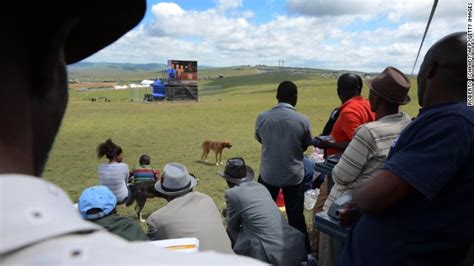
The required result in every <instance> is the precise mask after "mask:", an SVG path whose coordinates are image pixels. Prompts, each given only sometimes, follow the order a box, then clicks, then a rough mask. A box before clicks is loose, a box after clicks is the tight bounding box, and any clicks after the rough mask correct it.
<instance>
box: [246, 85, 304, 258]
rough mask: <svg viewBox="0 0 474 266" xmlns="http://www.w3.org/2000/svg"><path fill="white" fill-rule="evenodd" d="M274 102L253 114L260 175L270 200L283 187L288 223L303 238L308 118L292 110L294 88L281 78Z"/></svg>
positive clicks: (294, 86) (295, 90) (293, 106)
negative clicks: (259, 146) (256, 114)
mask: <svg viewBox="0 0 474 266" xmlns="http://www.w3.org/2000/svg"><path fill="white" fill-rule="evenodd" d="M276 98H277V99H278V104H277V105H276V106H275V107H273V108H272V109H270V110H269V111H267V112H264V113H261V114H260V115H259V116H258V117H257V121H256V124H255V138H256V139H257V141H258V142H260V143H261V144H262V155H261V163H260V176H259V179H258V182H260V183H261V184H262V185H264V186H265V187H266V188H267V189H268V191H269V192H270V195H271V196H272V198H273V200H276V199H277V196H278V192H279V190H280V188H281V189H282V190H283V195H284V199H285V207H286V213H287V216H288V222H289V224H290V225H291V226H293V227H294V228H296V229H298V230H300V232H302V233H303V234H304V235H305V238H306V250H307V253H310V246H309V240H308V232H307V230H306V222H305V219H304V215H303V205H304V189H305V186H304V180H303V179H304V166H303V158H304V156H303V153H304V151H306V149H307V148H308V146H310V145H311V144H312V137H311V123H310V122H309V119H308V118H307V117H306V116H304V115H302V114H300V113H298V112H296V110H295V106H296V102H297V100H298V89H297V87H296V85H295V84H294V83H293V82H291V81H283V82H282V83H280V85H279V86H278V89H277V95H276Z"/></svg>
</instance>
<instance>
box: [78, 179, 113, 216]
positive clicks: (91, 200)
mask: <svg viewBox="0 0 474 266" xmlns="http://www.w3.org/2000/svg"><path fill="white" fill-rule="evenodd" d="M116 205H117V198H116V197H115V195H114V193H112V191H111V190H110V189H109V188H108V187H106V186H94V187H90V188H87V189H85V190H84V191H83V192H82V194H81V196H80V197H79V201H78V203H77V206H78V209H79V212H80V213H81V216H82V217H83V218H84V219H88V220H92V219H98V218H101V217H104V216H105V215H107V214H109V213H110V212H112V211H113V209H115V206H116ZM91 209H101V210H102V211H101V212H98V213H94V214H87V212H88V211H89V210H91Z"/></svg>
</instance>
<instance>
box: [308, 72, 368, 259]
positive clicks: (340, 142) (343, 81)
mask: <svg viewBox="0 0 474 266" xmlns="http://www.w3.org/2000/svg"><path fill="white" fill-rule="evenodd" d="M363 86H364V84H363V83H362V79H361V77H360V76H359V75H357V74H354V73H344V74H342V75H341V76H340V77H339V78H338V79H337V90H336V91H337V96H338V97H339V100H341V105H340V106H339V107H338V108H337V110H334V111H333V112H332V113H331V116H330V118H329V120H328V122H327V123H326V126H325V127H324V131H323V135H331V136H333V137H334V143H332V142H331V141H327V140H323V139H321V138H318V137H316V138H317V141H314V143H313V145H314V146H315V147H317V148H320V149H324V150H325V157H327V156H330V155H334V154H342V153H343V152H344V150H345V149H346V148H347V146H348V145H349V142H350V141H351V140H352V137H353V136H354V131H355V130H356V129H357V128H358V127H359V126H360V125H362V124H365V123H368V122H373V121H374V120H375V114H374V113H373V112H372V111H371V110H370V103H369V101H367V100H366V99H365V98H364V97H363V96H361V92H362V87H363ZM328 132H329V134H328ZM330 184H332V182H330V180H329V178H328V177H325V178H324V181H323V183H322V184H321V186H320V193H319V195H318V200H317V201H316V204H315V206H314V208H313V213H318V212H320V211H322V209H323V206H324V203H325V202H326V199H327V196H328V194H329V192H330V190H331V188H330ZM313 228H314V227H313ZM313 236H314V238H313V241H312V243H313V248H314V253H319V251H318V250H317V248H315V247H319V244H318V243H319V231H318V230H316V229H315V230H314V234H313ZM315 255H316V254H315Z"/></svg>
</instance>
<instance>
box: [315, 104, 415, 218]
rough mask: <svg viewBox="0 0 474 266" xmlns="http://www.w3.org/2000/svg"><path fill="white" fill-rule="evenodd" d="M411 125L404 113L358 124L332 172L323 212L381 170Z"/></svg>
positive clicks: (409, 118) (409, 119)
mask: <svg viewBox="0 0 474 266" xmlns="http://www.w3.org/2000/svg"><path fill="white" fill-rule="evenodd" d="M410 123H411V117H410V116H409V115H408V114H406V113H398V114H392V115H387V116H384V117H382V118H381V119H379V120H377V121H375V122H370V123H367V124H363V125H361V126H360V127H359V128H357V130H356V131H355V133H354V138H353V139H352V141H351V142H350V143H349V146H347V148H346V150H345V151H344V153H343V154H342V157H341V160H340V161H339V163H338V164H337V165H336V166H335V167H334V169H333V170H332V178H333V179H334V186H333V187H332V189H331V193H330V194H329V197H328V199H327V200H326V203H325V204H324V208H323V210H328V209H329V207H330V206H331V204H332V203H333V202H334V200H336V199H337V198H339V197H340V196H342V194H344V193H345V192H348V191H352V190H354V189H356V188H358V187H359V186H360V185H361V184H362V183H364V182H366V181H367V180H369V179H370V178H371V177H372V176H373V174H374V173H375V172H376V171H377V170H379V169H381V168H382V166H383V164H384V162H385V160H386V159H387V155H388V152H389V150H390V147H391V146H392V143H393V141H394V140H395V139H396V138H397V137H398V136H399V135H400V133H401V132H402V130H403V129H404V128H405V127H406V126H408V124H410Z"/></svg>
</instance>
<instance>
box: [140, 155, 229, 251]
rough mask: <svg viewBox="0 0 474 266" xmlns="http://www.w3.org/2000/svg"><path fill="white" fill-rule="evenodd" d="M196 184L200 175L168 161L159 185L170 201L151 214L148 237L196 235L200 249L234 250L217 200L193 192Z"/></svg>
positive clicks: (160, 191) (155, 238) (158, 189)
mask: <svg viewBox="0 0 474 266" xmlns="http://www.w3.org/2000/svg"><path fill="white" fill-rule="evenodd" d="M196 185H197V180H196V178H194V176H192V175H190V174H189V173H188V170H187V169H186V167H185V166H184V165H182V164H179V163H168V164H166V165H165V167H164V169H163V176H162V178H161V180H160V181H159V182H156V184H155V189H156V190H157V191H158V192H159V193H161V194H163V195H164V196H165V197H166V200H167V201H168V204H166V205H165V206H164V207H162V208H160V209H158V210H157V211H155V212H153V213H152V214H151V215H150V217H148V220H147V223H148V237H149V238H150V240H162V239H170V238H183V237H196V238H197V239H198V240H199V250H214V251H217V252H221V253H231V254H234V252H233V251H232V247H231V243H230V239H229V237H228V236H227V233H226V231H225V228H224V225H223V224H222V217H221V214H220V213H219V210H218V209H217V206H216V204H215V203H214V201H213V200H212V199H211V198H210V197H209V196H208V195H205V194H202V193H199V192H193V188H194V187H195V186H196Z"/></svg>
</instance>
